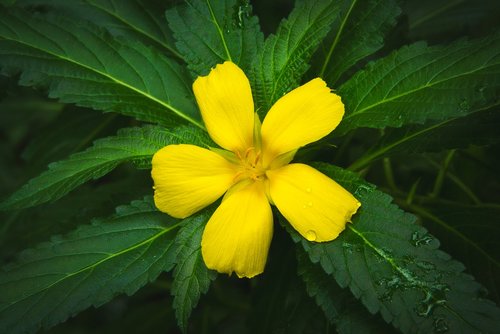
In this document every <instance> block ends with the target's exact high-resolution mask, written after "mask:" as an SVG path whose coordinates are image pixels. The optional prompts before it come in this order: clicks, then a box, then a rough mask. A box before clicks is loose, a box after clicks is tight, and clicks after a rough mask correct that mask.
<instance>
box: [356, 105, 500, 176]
mask: <svg viewBox="0 0 500 334" xmlns="http://www.w3.org/2000/svg"><path fill="white" fill-rule="evenodd" d="M499 102H500V101H499ZM499 127H500V115H499V113H498V111H496V110H485V111H478V112H474V113H472V114H470V115H467V116H465V117H456V118H450V119H448V120H446V121H442V122H430V124H425V125H412V126H408V127H403V128H397V129H387V130H386V131H385V133H384V136H383V137H382V138H380V140H379V141H378V142H377V143H376V144H374V145H373V146H372V147H371V148H370V150H368V151H367V152H366V153H365V154H364V155H363V156H362V157H361V158H359V159H358V160H357V161H355V162H354V163H353V164H352V165H351V166H349V169H350V170H360V169H362V168H364V167H366V166H367V165H368V164H369V163H370V162H372V161H375V160H377V159H380V158H382V157H387V156H391V155H394V154H398V153H422V152H437V151H440V150H444V149H456V148H467V147H468V146H470V145H491V144H495V143H498V142H500V133H499V132H498V129H499Z"/></svg>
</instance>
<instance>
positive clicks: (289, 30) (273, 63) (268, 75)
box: [252, 0, 339, 116]
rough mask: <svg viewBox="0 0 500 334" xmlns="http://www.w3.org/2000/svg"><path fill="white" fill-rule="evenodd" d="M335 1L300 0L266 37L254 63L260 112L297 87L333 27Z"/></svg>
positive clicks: (254, 81)
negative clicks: (276, 28)
mask: <svg viewBox="0 0 500 334" xmlns="http://www.w3.org/2000/svg"><path fill="white" fill-rule="evenodd" d="M338 11H339V5H338V2H336V1H324V0H312V1H305V0H297V2H296V4H295V8H294V10H293V11H292V12H291V13H290V15H289V16H288V18H287V19H284V20H283V21H281V23H280V26H279V27H278V31H277V32H276V35H270V36H269V37H267V39H266V41H265V44H264V49H263V50H262V52H261V53H260V55H261V56H260V57H259V58H256V59H255V62H254V64H253V68H254V69H253V72H254V73H253V74H252V78H253V80H252V86H253V89H254V92H253V93H254V98H255V100H256V103H255V104H256V106H257V107H258V108H260V110H259V112H260V113H261V116H262V115H264V114H265V113H266V112H267V111H268V110H269V108H270V107H271V105H272V104H273V103H274V102H275V101H276V100H277V99H279V98H280V97H281V96H282V95H283V94H285V93H287V92H288V91H290V90H291V89H293V88H295V87H297V86H298V85H299V83H300V80H301V78H302V76H303V75H304V73H305V72H306V71H307V69H308V68H309V60H310V58H311V57H312V55H313V53H314V52H315V51H316V49H317V47H318V45H319V43H320V42H321V40H322V39H323V38H324V37H325V36H326V34H327V33H328V32H329V31H330V28H331V24H332V22H333V21H334V20H335V18H336V16H337V15H338Z"/></svg>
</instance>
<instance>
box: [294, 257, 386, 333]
mask: <svg viewBox="0 0 500 334" xmlns="http://www.w3.org/2000/svg"><path fill="white" fill-rule="evenodd" d="M297 252H298V253H297V258H298V262H299V268H298V273H299V276H301V277H302V280H303V281H304V283H305V284H306V288H307V293H308V294H309V296H311V297H312V298H314V300H315V301H316V304H318V306H319V307H321V309H322V310H323V312H324V313H325V316H326V317H327V318H328V320H329V321H330V323H332V324H333V325H335V327H336V329H337V332H338V333H340V334H344V333H345V334H347V333H352V334H357V333H386V334H387V333H392V332H395V330H394V328H392V327H390V326H389V325H387V324H386V323H385V322H384V321H382V319H380V318H378V317H376V316H374V315H372V314H370V313H369V312H368V311H367V310H366V309H365V308H363V306H362V305H360V304H359V303H358V301H357V300H356V299H355V298H354V297H353V296H352V294H351V293H350V291H348V290H347V289H342V288H340V287H339V285H338V284H337V283H336V282H335V280H334V279H333V277H331V276H330V275H328V274H326V273H325V272H324V271H323V269H321V267H320V265H318V264H314V263H311V261H310V260H309V258H308V257H307V254H306V253H305V252H304V250H302V249H300V248H297Z"/></svg>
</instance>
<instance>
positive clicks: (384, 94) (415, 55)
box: [337, 33, 500, 134]
mask: <svg viewBox="0 0 500 334" xmlns="http://www.w3.org/2000/svg"><path fill="white" fill-rule="evenodd" d="M499 39H500V34H498V33H497V34H494V35H491V36H489V37H486V38H481V39H476V40H469V41H466V40H460V41H458V42H455V43H452V44H450V45H447V46H433V47H428V46H427V45H426V44H425V43H423V42H419V43H416V44H413V45H410V46H407V47H403V48H401V49H400V50H398V51H395V52H393V53H392V54H391V55H389V56H387V57H385V58H383V59H381V60H378V61H376V62H374V63H371V64H369V66H368V67H367V68H366V69H365V70H363V71H360V72H358V73H357V74H356V75H354V76H353V77H352V78H351V79H349V80H348V81H347V82H346V83H345V84H343V85H342V86H341V87H340V88H339V94H340V96H342V101H344V104H345V108H346V114H345V117H344V119H343V120H342V124H341V125H340V126H339V128H338V129H337V134H340V133H343V132H345V131H348V130H352V129H355V128H358V127H370V128H385V127H400V126H401V125H403V124H415V123H424V122H425V121H426V120H446V119H449V118H453V117H460V116H465V115H467V114H468V113H470V112H471V111H474V110H478V109H480V108H486V107H488V106H493V105H496V104H498V91H499V86H500V79H499V78H500V75H499V72H500V43H499Z"/></svg>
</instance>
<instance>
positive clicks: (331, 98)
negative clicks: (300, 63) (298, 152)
mask: <svg viewBox="0 0 500 334" xmlns="http://www.w3.org/2000/svg"><path fill="white" fill-rule="evenodd" d="M343 115H344V105H343V104H342V101H341V100H340V97H339V96H338V95H335V94H333V93H331V92H330V88H328V87H327V86H326V83H325V82H324V81H323V80H322V79H320V78H316V79H313V80H311V81H309V82H308V83H306V84H304V85H302V86H300V87H298V88H296V89H294V90H292V91H291V92H289V93H288V94H286V95H285V96H283V97H282V98H280V99H279V100H278V101H277V102H276V103H275V104H274V105H273V106H272V108H271V109H270V110H269V112H268V114H267V116H266V118H265V119H264V122H263V123H262V129H261V131H262V145H263V148H264V163H266V164H269V163H271V161H270V160H272V159H273V158H274V157H276V156H278V155H280V154H283V153H286V152H289V151H292V150H295V149H298V148H299V147H302V146H304V145H307V144H309V143H312V142H315V141H317V140H319V139H321V138H323V137H324V136H326V135H327V134H329V133H330V132H331V131H332V130H333V129H335V128H336V127H337V125H338V124H339V123H340V120H341V119H342V116H343Z"/></svg>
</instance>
